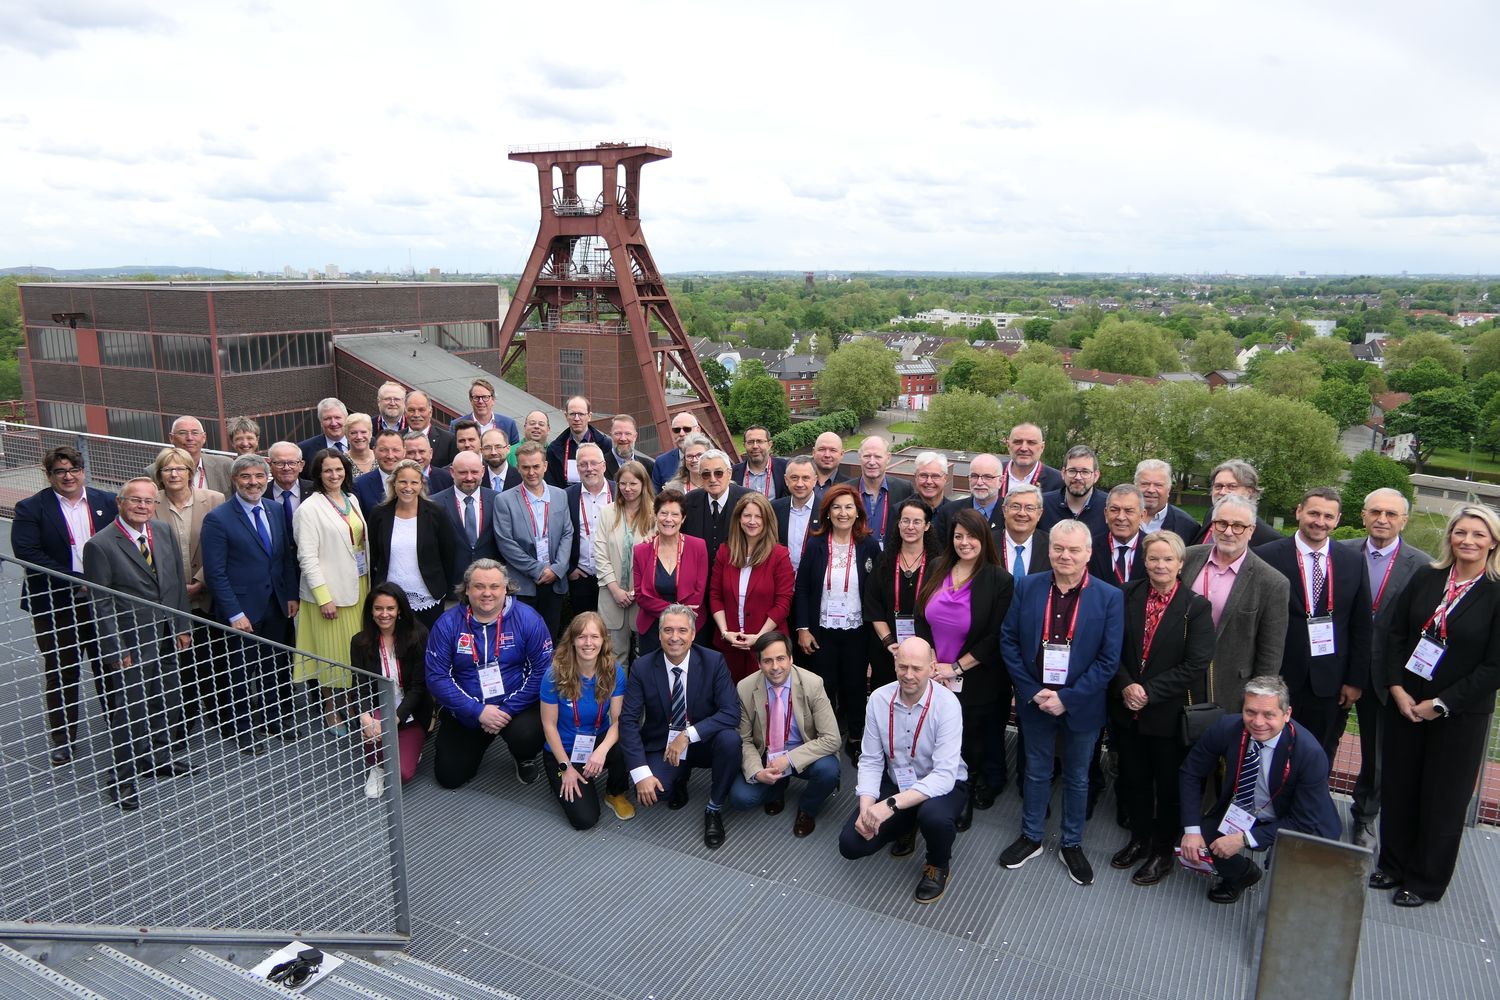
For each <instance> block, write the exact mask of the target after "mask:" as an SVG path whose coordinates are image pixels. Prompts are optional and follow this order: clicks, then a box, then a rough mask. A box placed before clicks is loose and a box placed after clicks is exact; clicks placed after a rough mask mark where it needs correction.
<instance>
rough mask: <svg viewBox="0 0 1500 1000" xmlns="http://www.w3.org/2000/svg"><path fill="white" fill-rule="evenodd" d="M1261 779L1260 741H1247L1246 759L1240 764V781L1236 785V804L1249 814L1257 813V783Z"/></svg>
mask: <svg viewBox="0 0 1500 1000" xmlns="http://www.w3.org/2000/svg"><path fill="white" fill-rule="evenodd" d="M1259 779H1260V741H1259V740H1246V741H1245V759H1244V760H1242V761H1241V762H1240V774H1239V779H1238V780H1237V781H1236V782H1235V785H1234V804H1235V805H1237V806H1239V807H1240V808H1241V809H1243V810H1245V811H1246V812H1248V813H1253V812H1255V783H1256V781H1258V780H1259Z"/></svg>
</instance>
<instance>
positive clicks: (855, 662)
mask: <svg viewBox="0 0 1500 1000" xmlns="http://www.w3.org/2000/svg"><path fill="white" fill-rule="evenodd" d="M812 634H813V639H815V640H816V641H817V643H818V648H817V649H816V650H815V651H814V652H813V672H814V673H816V674H817V675H818V676H819V677H821V678H823V688H824V690H826V691H827V692H828V698H829V700H830V701H832V702H833V711H834V714H835V715H836V716H837V717H838V719H839V723H840V726H841V727H842V728H843V730H844V739H845V740H857V739H859V737H860V735H861V734H862V733H863V732H864V731H865V696H866V695H868V694H869V693H870V688H869V683H870V682H869V679H868V678H866V677H865V671H866V669H867V668H868V667H869V665H870V656H869V653H870V640H869V636H868V629H867V628H866V627H865V626H863V625H861V626H860V627H859V628H824V627H823V626H821V625H814V626H813V627H812Z"/></svg>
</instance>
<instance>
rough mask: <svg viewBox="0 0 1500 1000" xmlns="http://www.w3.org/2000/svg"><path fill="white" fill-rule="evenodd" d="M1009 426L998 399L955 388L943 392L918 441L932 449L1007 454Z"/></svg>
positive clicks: (934, 400)
mask: <svg viewBox="0 0 1500 1000" xmlns="http://www.w3.org/2000/svg"><path fill="white" fill-rule="evenodd" d="M1007 429H1008V428H1007V426H1005V425H1003V424H1002V420H1001V410H1000V404H999V403H997V402H996V401H995V400H994V399H992V398H990V397H988V396H984V395H981V394H979V393H977V392H970V391H969V390H967V389H953V390H950V391H947V392H943V393H939V394H938V395H936V396H934V397H933V398H932V403H931V405H930V406H929V407H928V410H927V412H926V413H925V414H923V416H922V423H921V426H920V428H919V431H918V434H917V438H918V440H919V441H921V443H922V444H923V445H924V446H926V447H928V448H952V449H955V450H963V451H1003V450H1004V448H1005V434H1006V431H1007Z"/></svg>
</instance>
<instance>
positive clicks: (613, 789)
mask: <svg viewBox="0 0 1500 1000" xmlns="http://www.w3.org/2000/svg"><path fill="white" fill-rule="evenodd" d="M506 728H507V729H508V728H510V727H509V726H507V727H506ZM560 766H561V765H559V764H558V763H557V758H556V757H550V756H549V757H548V758H547V760H546V761H545V762H544V767H545V769H546V771H547V784H549V785H551V786H552V796H553V797H554V798H555V799H557V804H558V805H559V806H560V807H561V808H562V811H563V815H564V816H566V817H567V818H568V824H569V825H570V826H572V827H573V829H575V830H588V829H591V828H593V826H594V824H596V823H598V822H599V778H594V779H592V780H590V781H589V782H588V783H587V784H585V785H583V786H582V787H581V788H580V789H579V795H578V798H576V799H574V800H573V801H572V802H569V801H568V800H567V799H564V798H563V797H562V775H561V774H560V773H559V772H558V768H559V767H560ZM568 766H569V767H571V768H572V769H573V770H575V771H580V772H581V771H582V770H583V765H582V764H570V765H568ZM603 778H604V791H605V793H606V794H608V795H624V794H625V792H626V791H627V790H628V789H629V788H630V770H629V769H628V768H627V767H626V766H625V754H624V752H623V751H622V750H621V749H620V744H619V742H618V741H616V743H615V745H614V746H612V747H610V748H609V753H607V754H605V755H604V775H603Z"/></svg>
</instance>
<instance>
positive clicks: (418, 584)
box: [370, 458, 458, 628]
mask: <svg viewBox="0 0 1500 1000" xmlns="http://www.w3.org/2000/svg"><path fill="white" fill-rule="evenodd" d="M455 548H456V546H455V544H454V541H453V531H452V529H451V527H450V522H449V520H448V515H446V514H445V513H443V511H442V509H441V508H440V507H438V505H437V504H435V503H433V502H432V501H431V500H429V499H427V487H426V486H425V485H424V484H423V482H422V467H421V466H420V465H418V464H417V463H416V462H414V461H412V460H411V459H409V458H404V459H402V460H401V461H399V462H397V463H396V468H395V469H394V470H392V472H391V485H390V488H389V490H388V491H387V493H386V498H385V502H384V503H382V504H381V505H380V506H378V507H376V508H375V509H374V510H372V511H370V580H371V581H372V582H374V583H387V582H389V583H394V584H395V585H396V586H398V587H400V588H401V589H402V591H403V592H404V593H405V594H406V599H407V600H408V601H409V602H411V609H412V612H413V613H414V614H415V615H416V616H417V620H419V621H420V622H421V623H422V625H423V626H424V627H426V628H432V623H433V622H435V621H437V620H438V616H439V615H441V614H442V613H443V601H444V600H445V599H446V598H447V597H448V594H449V591H450V589H451V588H450V586H449V581H450V580H452V579H453V578H454V577H455V576H457V575H458V574H457V572H456V570H455V567H454V565H453V561H454V558H455V554H454V552H455Z"/></svg>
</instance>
